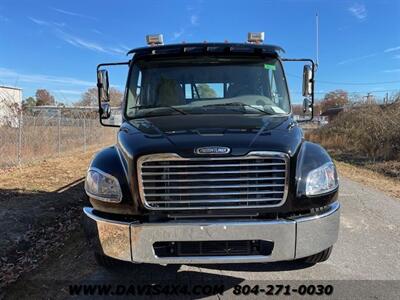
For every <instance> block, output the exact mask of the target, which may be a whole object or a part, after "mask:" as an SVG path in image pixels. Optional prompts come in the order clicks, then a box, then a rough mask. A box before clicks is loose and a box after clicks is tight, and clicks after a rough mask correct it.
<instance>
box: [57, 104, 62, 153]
mask: <svg viewBox="0 0 400 300" xmlns="http://www.w3.org/2000/svg"><path fill="white" fill-rule="evenodd" d="M57 130H58V141H57V142H58V145H57V150H58V156H60V154H61V108H59V109H58V128H57Z"/></svg>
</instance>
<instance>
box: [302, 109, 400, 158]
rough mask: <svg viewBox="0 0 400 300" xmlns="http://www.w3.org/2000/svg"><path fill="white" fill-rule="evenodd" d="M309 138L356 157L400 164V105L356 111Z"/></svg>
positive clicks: (318, 130) (346, 114)
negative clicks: (392, 161) (396, 161)
mask: <svg viewBox="0 0 400 300" xmlns="http://www.w3.org/2000/svg"><path fill="white" fill-rule="evenodd" d="M306 137H307V138H308V139H310V140H312V141H315V142H317V143H320V144H322V145H323V146H325V147H326V148H327V149H330V150H334V151H339V152H341V153H346V154H350V155H353V156H364V157H367V158H369V159H372V160H400V103H399V102H397V103H393V104H390V105H386V106H380V105H377V104H370V105H364V106H360V107H353V108H351V109H349V110H347V111H345V112H342V113H340V114H339V115H338V116H337V117H336V118H335V119H334V120H333V121H332V122H331V123H329V124H328V125H326V126H324V127H322V128H319V129H317V130H314V131H312V132H310V133H308V134H307V135H306Z"/></svg>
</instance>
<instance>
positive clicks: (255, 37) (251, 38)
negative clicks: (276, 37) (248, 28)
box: [247, 32, 264, 44]
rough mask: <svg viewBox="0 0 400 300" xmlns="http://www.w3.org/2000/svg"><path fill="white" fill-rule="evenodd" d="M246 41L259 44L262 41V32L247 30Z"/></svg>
mask: <svg viewBox="0 0 400 300" xmlns="http://www.w3.org/2000/svg"><path fill="white" fill-rule="evenodd" d="M247 42H249V43H250V44H261V43H262V42H264V32H249V33H248V34H247Z"/></svg>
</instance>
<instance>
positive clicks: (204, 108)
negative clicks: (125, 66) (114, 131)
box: [126, 57, 290, 118]
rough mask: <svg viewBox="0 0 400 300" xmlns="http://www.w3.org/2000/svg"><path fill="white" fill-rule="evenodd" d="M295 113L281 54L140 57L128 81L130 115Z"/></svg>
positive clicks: (138, 116) (136, 116)
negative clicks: (269, 56) (146, 58)
mask: <svg viewBox="0 0 400 300" xmlns="http://www.w3.org/2000/svg"><path fill="white" fill-rule="evenodd" d="M289 112H290V102H289V96H288V92H287V86H286V81H285V77H284V75H283V71H282V67H281V63H280V61H279V60H278V59H275V58H267V59H260V58H257V59H254V58H249V59H243V58H215V57H195V58H182V57H181V58H177V59H172V58H169V59H158V60H156V59H153V60H151V61H148V60H147V61H146V60H137V61H136V62H135V64H134V65H133V66H132V70H131V73H130V79H129V82H128V95H127V104H126V116H127V117H128V118H140V117H149V116H160V115H172V114H206V113H208V114H210V113H213V114H228V113H238V114H244V113H245V114H268V115H276V114H287V113H289Z"/></svg>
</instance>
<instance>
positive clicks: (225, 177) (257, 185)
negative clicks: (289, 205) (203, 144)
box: [138, 152, 289, 210]
mask: <svg viewBox="0 0 400 300" xmlns="http://www.w3.org/2000/svg"><path fill="white" fill-rule="evenodd" d="M288 164H289V160H288V156H287V155H285V154H282V153H275V152H273V153H272V152H256V153H250V154H248V155H246V156H242V157H201V158H182V157H180V156H178V155H177V154H152V155H146V156H142V157H140V158H139V159H138V179H139V190H140V196H141V199H142V201H143V203H144V205H145V207H147V208H148V209H152V210H175V209H237V208H243V207H248V208H260V207H274V206H280V205H282V204H283V202H284V201H285V200H286V194H287V178H288Z"/></svg>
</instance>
